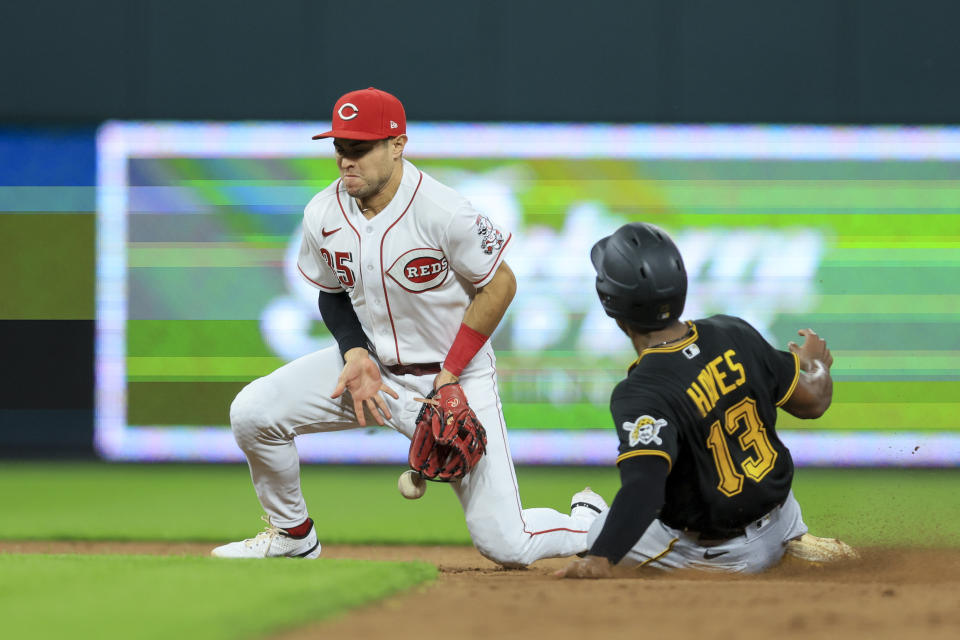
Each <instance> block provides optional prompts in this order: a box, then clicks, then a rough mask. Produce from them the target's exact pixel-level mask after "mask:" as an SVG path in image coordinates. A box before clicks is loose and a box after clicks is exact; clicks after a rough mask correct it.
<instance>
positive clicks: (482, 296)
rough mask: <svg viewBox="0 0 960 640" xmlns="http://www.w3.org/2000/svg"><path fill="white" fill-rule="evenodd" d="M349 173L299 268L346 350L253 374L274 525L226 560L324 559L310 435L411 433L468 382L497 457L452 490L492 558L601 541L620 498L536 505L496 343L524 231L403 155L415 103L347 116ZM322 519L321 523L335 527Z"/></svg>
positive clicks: (321, 209)
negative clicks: (525, 480) (515, 437)
mask: <svg viewBox="0 0 960 640" xmlns="http://www.w3.org/2000/svg"><path fill="white" fill-rule="evenodd" d="M318 138H333V139H334V148H335V150H336V159H337V165H338V167H339V169H340V179H339V180H337V181H335V182H334V183H333V184H331V185H330V186H329V187H327V188H326V189H324V190H323V191H321V192H320V193H318V194H317V195H316V196H314V198H313V199H312V200H311V201H310V203H309V204H308V205H307V207H306V210H305V213H304V221H303V244H302V246H301V249H300V255H299V260H298V267H299V269H300V271H301V273H302V274H303V276H304V277H305V278H306V279H307V280H308V281H309V282H311V283H312V284H313V285H314V286H315V287H316V288H317V289H318V290H319V306H320V310H321V314H322V315H323V318H324V322H325V323H326V325H327V327H328V328H329V329H330V331H331V333H332V334H333V335H334V337H335V338H336V339H337V343H338V346H337V347H330V348H328V349H323V350H320V351H317V352H315V353H312V354H309V355H307V356H304V357H302V358H299V359H297V360H295V361H293V362H290V363H289V364H287V365H285V366H283V367H281V368H279V369H277V370H276V371H274V372H273V373H271V374H270V375H268V376H266V377H263V378H260V379H258V380H254V381H253V382H252V383H250V384H249V385H247V386H246V387H245V388H244V389H243V390H242V391H241V392H240V393H239V394H238V395H237V397H236V399H235V400H234V401H233V404H232V406H231V408H230V421H231V425H232V427H233V433H234V436H235V438H236V441H237V444H238V445H239V446H240V448H241V449H242V450H243V452H244V453H245V454H246V457H247V461H248V463H249V466H250V474H251V476H252V479H253V484H254V488H255V489H256V492H257V497H258V498H259V499H260V504H261V505H262V506H263V509H264V510H265V511H266V513H267V516H266V518H265V519H266V520H267V521H268V527H267V529H266V530H265V531H263V532H261V533H260V534H258V535H257V536H256V537H254V538H251V539H248V540H243V541H240V542H233V543H230V544H226V545H223V546H221V547H217V548H216V549H214V550H213V555H214V556H219V557H234V558H236V557H243V558H250V557H256V558H262V557H271V556H287V557H305V558H315V557H317V556H318V555H319V554H320V550H321V545H320V542H319V541H318V539H317V534H316V527H315V525H314V523H313V520H312V519H311V518H310V517H309V515H308V511H307V505H306V503H305V501H304V497H303V494H302V492H301V488H300V468H299V458H298V456H297V450H296V446H295V444H294V439H295V438H296V436H300V435H304V434H311V433H317V432H324V431H336V430H340V429H352V428H357V427H362V426H366V425H367V424H368V422H370V421H371V420H372V421H374V422H376V423H377V424H380V425H384V426H387V427H390V428H392V429H395V430H397V431H399V432H400V433H402V434H404V435H405V436H407V437H408V438H409V437H411V435H412V433H413V429H414V424H415V421H416V417H417V414H418V412H419V411H420V407H421V402H420V401H419V400H417V399H418V398H421V399H422V398H425V397H427V396H428V395H429V394H430V393H431V392H432V391H433V390H434V389H435V388H437V387H439V386H441V385H443V384H447V383H451V382H457V383H459V384H460V385H461V386H462V388H463V390H464V392H465V394H466V397H467V400H468V402H469V404H470V406H471V407H472V408H473V410H474V411H475V412H476V414H477V416H478V418H479V420H480V422H481V423H482V424H483V425H484V427H485V429H486V434H487V440H488V442H487V452H486V455H484V456H483V458H482V459H481V460H480V462H479V463H478V465H477V466H476V467H475V468H474V469H473V470H472V471H470V472H469V473H468V474H467V475H466V477H464V478H463V479H462V480H461V481H460V482H453V483H451V487H452V488H453V490H454V492H455V493H456V494H457V497H458V498H459V499H460V503H461V504H462V506H463V511H464V515H465V517H466V523H467V528H468V530H469V532H470V536H471V538H472V540H473V543H474V545H475V546H476V548H477V549H478V550H479V551H480V553H481V554H482V555H484V556H485V557H487V558H489V559H490V560H492V561H494V562H496V563H499V564H501V565H504V566H508V567H515V566H525V565H527V564H530V563H531V562H534V561H535V560H538V559H541V558H550V557H562V556H570V555H574V554H577V553H580V552H583V551H584V550H585V549H586V533H587V530H588V529H589V528H590V524H591V523H592V521H593V519H594V518H595V517H596V516H597V514H598V513H599V512H600V511H602V510H603V509H604V508H605V507H606V505H605V503H604V501H603V499H602V498H601V497H600V496H599V495H597V494H596V493H594V492H592V491H590V490H589V489H585V490H584V491H581V492H579V493H577V494H575V495H574V496H573V500H572V504H571V514H570V515H567V514H563V513H559V512H557V511H555V510H553V509H523V507H522V506H521V502H520V495H519V492H518V489H517V481H516V475H515V473H514V468H513V461H512V459H511V456H510V449H509V445H508V443H507V432H506V424H505V422H504V418H503V410H502V406H501V403H500V396H499V393H498V390H497V372H496V358H495V356H494V352H493V349H492V348H491V346H490V343H489V341H488V339H487V338H488V336H489V335H490V334H491V333H492V332H493V330H494V329H495V328H496V326H497V324H498V323H499V321H500V319H501V317H502V316H503V313H504V311H505V310H506V308H507V306H508V305H509V304H510V301H511V300H512V298H513V294H514V291H515V289H516V281H515V279H514V276H513V273H512V271H511V270H510V268H509V267H508V266H507V264H506V263H505V262H504V254H505V253H506V250H507V249H508V248H509V247H510V241H511V237H512V236H511V234H510V233H509V232H507V231H506V230H503V229H501V228H500V227H498V226H497V225H496V224H494V223H493V222H492V221H491V219H490V218H488V217H487V216H486V215H484V214H483V213H480V212H478V211H476V210H475V209H474V208H473V207H472V206H471V204H470V203H469V202H468V201H467V200H466V199H464V198H463V197H462V196H460V195H459V194H457V193H456V192H455V191H453V190H452V189H450V188H448V187H445V186H444V185H442V184H440V183H439V182H437V181H436V180H434V179H433V178H431V177H430V176H428V175H426V174H425V173H423V172H422V171H420V170H418V169H417V168H416V167H415V166H414V165H413V164H411V163H410V162H408V161H406V160H405V159H404V158H403V150H404V146H405V144H406V142H407V136H406V117H405V113H404V110H403V106H402V105H401V103H400V101H399V100H398V99H397V98H395V97H394V96H392V95H390V94H389V93H386V92H384V91H380V90H377V89H374V88H372V87H371V88H368V89H364V90H361V91H353V92H350V93H347V94H346V95H344V96H343V97H341V98H340V100H338V101H337V103H336V105H335V106H334V109H333V127H332V129H331V130H330V131H327V132H325V133H322V134H320V135H317V136H314V139H318ZM321 524H322V523H321Z"/></svg>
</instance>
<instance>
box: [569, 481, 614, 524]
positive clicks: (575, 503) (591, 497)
mask: <svg viewBox="0 0 960 640" xmlns="http://www.w3.org/2000/svg"><path fill="white" fill-rule="evenodd" d="M605 509H607V502H606V500H604V499H603V496H601V495H600V494H599V493H597V492H596V491H594V490H593V489H591V488H590V487H584V489H583V491H578V492H577V493H575V494H573V497H572V498H570V515H571V516H573V517H574V518H586V519H588V520H593V519H594V518H596V517H597V516H598V515H600V514H601V513H602V512H603V511H604V510H605Z"/></svg>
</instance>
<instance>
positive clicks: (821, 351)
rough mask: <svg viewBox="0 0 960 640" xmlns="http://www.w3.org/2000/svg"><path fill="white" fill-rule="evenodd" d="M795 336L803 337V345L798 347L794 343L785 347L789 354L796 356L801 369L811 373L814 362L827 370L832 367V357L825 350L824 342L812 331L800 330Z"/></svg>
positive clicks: (825, 342)
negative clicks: (817, 362) (787, 348)
mask: <svg viewBox="0 0 960 640" xmlns="http://www.w3.org/2000/svg"><path fill="white" fill-rule="evenodd" d="M797 335H800V336H803V337H804V341H803V345H802V346H798V345H797V343H796V342H790V343H789V344H788V345H787V346H788V347H789V349H790V351H791V352H793V353H795V354H797V357H798V358H799V359H800V368H801V369H803V370H804V371H807V372H810V371H812V370H813V368H814V367H815V365H814V364H813V363H814V362H815V361H819V362H820V363H822V364H823V366H824V367H826V368H827V369H828V370H829V369H830V367H831V366H833V356H832V355H831V354H830V349H828V348H827V341H826V340H824V339H823V338H821V337H820V336H818V335H817V334H816V332H814V330H813V329H800V330H799V331H797Z"/></svg>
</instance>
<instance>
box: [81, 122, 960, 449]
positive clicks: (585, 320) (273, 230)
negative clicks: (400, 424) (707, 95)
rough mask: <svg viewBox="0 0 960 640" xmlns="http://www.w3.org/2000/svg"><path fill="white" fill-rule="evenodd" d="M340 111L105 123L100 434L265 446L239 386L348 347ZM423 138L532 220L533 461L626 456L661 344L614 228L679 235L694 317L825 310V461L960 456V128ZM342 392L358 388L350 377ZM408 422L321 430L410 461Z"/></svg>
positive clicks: (521, 224) (526, 317)
mask: <svg viewBox="0 0 960 640" xmlns="http://www.w3.org/2000/svg"><path fill="white" fill-rule="evenodd" d="M326 128H328V127H327V125H326V123H256V122H250V123H172V122H156V123H151V122H110V123H107V124H105V125H104V126H103V127H101V129H100V130H99V133H98V136H97V157H98V184H97V220H98V222H97V238H98V245H97V339H96V340H97V343H96V423H95V430H96V431H95V441H96V445H97V449H98V451H99V452H100V454H101V455H103V456H104V457H105V458H108V459H113V460H185V461H187V460H188V461H241V460H243V455H242V453H241V451H240V450H239V448H238V447H237V446H236V445H235V443H234V441H233V437H232V434H231V432H230V429H229V419H228V413H229V406H230V402H231V400H232V399H233V397H234V396H235V395H236V393H237V392H238V391H239V390H240V389H241V388H242V387H243V386H244V385H245V384H247V383H248V382H250V381H251V380H253V379H254V378H256V377H259V376H262V375H265V374H267V373H269V372H270V371H272V370H274V369H275V368H277V367H278V366H280V365H282V364H283V363H284V362H287V361H290V360H292V359H294V358H296V357H298V356H300V355H303V354H306V353H309V352H310V351H313V350H316V349H318V348H322V347H324V346H328V345H332V344H334V342H333V339H332V337H331V336H330V335H329V333H328V332H327V330H326V328H325V327H324V325H323V323H322V322H321V320H320V317H319V313H318V311H317V305H316V292H315V289H313V288H312V287H310V286H309V285H308V284H307V283H306V282H305V281H304V280H303V279H302V277H301V276H300V275H299V273H298V272H297V269H296V255H297V250H298V248H299V238H300V224H301V221H302V215H303V207H304V206H305V204H306V203H307V202H308V201H309V200H310V198H311V197H312V196H313V195H314V194H315V193H316V192H318V191H320V190H321V189H323V188H324V187H326V186H327V185H328V184H330V182H331V181H333V180H335V179H336V178H337V169H336V165H335V162H334V160H333V148H332V144H331V143H330V142H329V141H319V142H317V141H312V140H311V136H312V135H313V134H315V133H317V132H320V131H324V130H326ZM408 136H409V139H410V140H409V143H408V145H407V148H406V156H407V158H408V159H410V160H411V161H412V162H413V163H414V164H415V165H416V166H417V167H418V168H420V169H422V170H424V171H425V172H427V173H429V174H430V175H432V176H434V177H435V178H437V179H439V180H440V181H441V182H443V183H445V184H447V185H449V186H451V187H453V188H454V189H456V190H458V191H459V192H461V193H462V194H463V195H465V196H466V197H467V198H468V199H469V200H471V201H472V203H473V204H474V205H475V207H476V208H478V209H479V210H481V211H482V212H484V213H485V214H486V215H488V216H489V217H490V218H492V219H493V220H495V221H496V222H498V223H499V224H500V225H501V226H503V227H505V228H506V229H509V230H511V231H512V232H513V233H514V239H513V240H512V242H511V245H512V246H511V249H510V251H509V253H508V254H507V256H506V261H507V262H508V263H509V265H510V266H511V268H512V269H513V271H514V272H515V273H516V276H517V281H518V291H517V295H516V298H515V299H514V301H513V303H512V305H511V306H510V308H509V310H508V311H507V315H506V317H505V318H504V320H503V321H502V322H501V325H500V327H499V328H498V330H497V332H496V333H495V334H494V336H493V337H492V340H493V345H494V347H495V348H496V350H497V357H498V372H499V381H500V392H501V399H502V401H503V405H504V414H505V416H506V419H507V425H508V427H509V429H510V441H511V446H512V449H513V454H514V459H515V461H517V462H519V463H532V464H604V465H605V464H613V461H614V459H615V458H616V455H617V438H616V436H615V434H614V433H613V424H612V421H611V418H610V415H609V411H608V400H609V396H610V392H611V390H612V389H613V386H614V385H615V384H616V383H617V382H618V381H619V380H620V379H622V378H623V377H624V375H625V373H626V368H627V366H628V365H629V364H630V363H631V362H632V361H633V359H634V358H635V354H634V353H633V351H632V349H631V346H630V344H629V342H628V341H627V340H626V338H625V336H623V334H622V333H621V332H620V331H619V329H617V327H616V325H615V324H614V322H613V321H612V320H611V319H609V318H608V317H606V316H605V315H604V313H603V310H602V309H601V307H600V305H599V303H598V301H597V299H596V294H595V292H594V286H593V279H594V272H593V269H592V266H591V264H590V260H589V251H590V247H591V246H592V245H593V243H594V242H596V241H597V240H598V239H599V238H601V237H602V236H604V235H607V234H609V233H611V232H612V231H613V230H615V229H616V228H617V227H619V226H620V225H621V224H623V223H625V222H629V221H636V220H642V221H647V222H652V223H654V224H657V225H659V226H661V227H663V228H664V229H666V230H667V231H669V232H670V233H671V235H672V236H673V237H674V238H675V240H676V241H677V244H678V246H679V247H680V249H681V252H682V253H683V255H684V259H685V262H686V267H687V271H688V274H689V278H690V285H689V291H688V299H687V305H686V310H685V313H684V317H685V318H687V319H695V318H698V317H704V316H707V315H711V314H715V313H726V314H731V315H738V316H741V317H743V318H745V319H747V320H748V321H749V322H751V323H752V324H753V325H754V326H755V327H756V328H757V329H758V330H759V331H760V332H761V333H762V334H763V335H764V336H765V337H766V338H767V339H768V340H769V341H770V342H771V343H772V344H774V345H775V346H777V347H778V348H781V349H786V345H787V342H788V341H790V340H795V339H797V336H796V331H797V329H800V328H806V327H812V328H813V329H815V330H816V331H817V332H818V333H819V334H820V335H822V336H824V337H825V338H826V339H827V341H828V344H829V346H830V348H831V350H832V351H833V354H834V358H835V365H834V368H833V376H834V380H835V389H834V403H833V406H832V407H831V408H830V410H829V411H828V412H827V414H826V415H825V416H824V417H823V418H821V419H818V420H814V421H802V420H797V419H794V418H792V417H791V416H789V415H787V414H785V413H783V412H780V418H779V421H778V424H777V428H778V431H779V432H780V433H781V434H782V436H783V440H784V441H785V442H786V443H787V445H788V446H789V447H790V448H791V450H792V451H793V453H794V456H795V459H796V461H797V463H798V464H801V465H911V466H914V465H915V466H927V465H956V464H958V463H960V421H958V419H957V415H958V409H960V394H958V391H960V359H958V355H960V338H958V332H957V329H958V326H960V325H958V320H960V218H958V217H957V208H958V204H960V129H956V128H894V127H803V126H759V125H758V126H722V125H709V126H707V125H703V126H693V125H683V126H680V125H677V126H674V125H671V126H665V125H664V126H661V125H657V126H653V125H631V126H627V125H600V124H595V125H560V124H549V125H547V124H471V123H412V124H410V125H409V126H408ZM331 391H332V390H331ZM407 445H408V441H407V440H406V439H405V438H404V437H403V436H400V435H398V434H396V433H394V432H392V431H391V430H389V429H383V428H372V429H357V430H352V431H346V432H336V433H327V434H321V435H314V436H308V437H305V438H299V439H298V440H297V446H298V449H299V451H300V455H301V458H302V459H303V460H304V461H306V462H311V461H313V462H344V463H347V462H360V463H362V462H368V463H404V462H405V460H406V449H407Z"/></svg>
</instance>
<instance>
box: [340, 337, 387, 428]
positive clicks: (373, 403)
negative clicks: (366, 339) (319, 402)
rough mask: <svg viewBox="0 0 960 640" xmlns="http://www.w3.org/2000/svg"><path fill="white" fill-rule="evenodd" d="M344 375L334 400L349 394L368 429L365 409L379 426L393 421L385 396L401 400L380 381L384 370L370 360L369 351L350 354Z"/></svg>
mask: <svg viewBox="0 0 960 640" xmlns="http://www.w3.org/2000/svg"><path fill="white" fill-rule="evenodd" d="M344 360H345V362H344V364H343V371H341V372H340V377H339V378H338V379H337V386H336V387H335V388H334V390H333V393H332V394H330V397H331V398H334V399H336V398H339V397H340V396H342V395H343V393H344V392H345V391H349V392H350V396H351V397H352V398H353V410H354V412H355V413H356V414H357V422H358V423H359V424H360V426H361V427H365V426H367V417H366V414H365V413H364V407H366V408H367V409H368V410H369V411H370V415H372V416H373V419H374V420H376V421H377V424H379V425H381V426H383V424H384V422H383V421H384V419H387V420H389V419H390V418H391V417H392V416H391V415H390V408H389V407H388V406H387V403H386V402H384V399H383V396H382V395H380V393H381V392H383V393H386V394H388V395H390V396H391V397H392V398H394V399H397V398H399V397H400V396H399V395H397V392H396V391H394V390H393V389H391V388H390V387H388V386H387V385H385V384H384V383H383V378H381V377H380V369H379V368H378V367H377V363H376V362H374V361H373V360H371V359H370V356H369V355H368V354H367V351H366V349H360V348H355V349H351V350H350V351H347V353H346V355H345V356H344Z"/></svg>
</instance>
